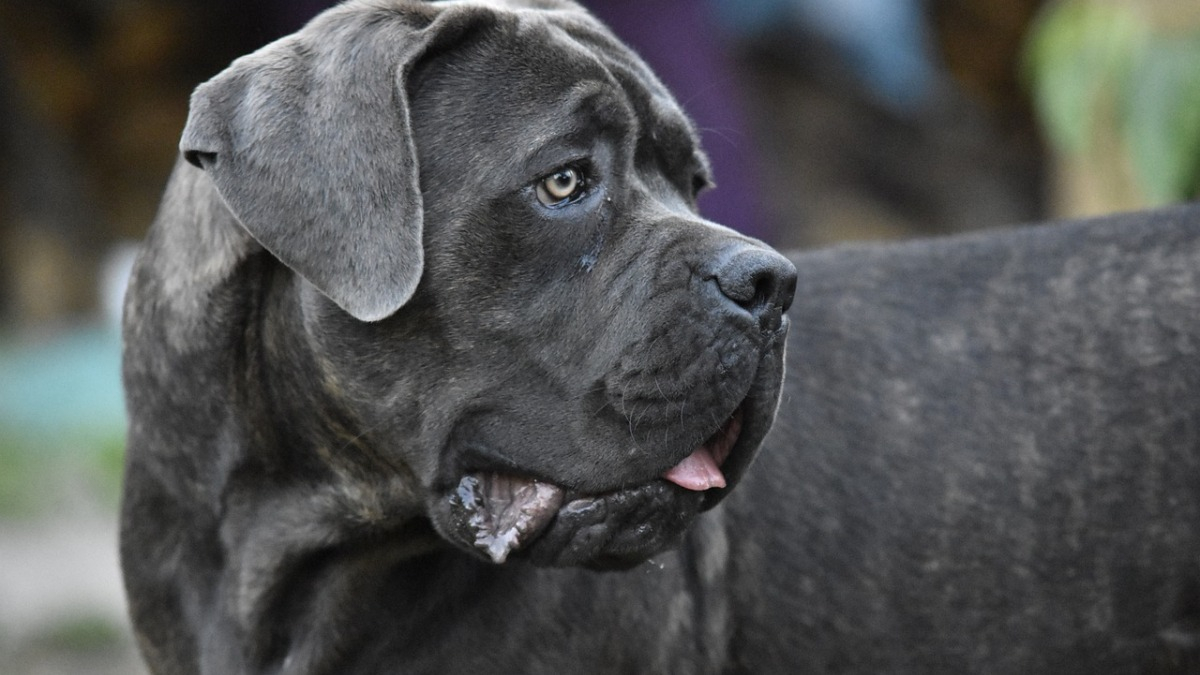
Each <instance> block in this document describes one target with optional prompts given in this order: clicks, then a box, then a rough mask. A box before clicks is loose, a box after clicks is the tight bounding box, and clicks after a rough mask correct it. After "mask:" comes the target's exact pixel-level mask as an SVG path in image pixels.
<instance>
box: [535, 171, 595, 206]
mask: <svg viewBox="0 0 1200 675" xmlns="http://www.w3.org/2000/svg"><path fill="white" fill-rule="evenodd" d="M584 188H585V180H584V176H583V172H582V171H580V170H579V169H576V168H574V167H563V168H561V169H559V170H558V171H555V172H554V173H552V174H550V175H549V176H546V177H545V178H543V179H541V180H540V181H538V183H537V187H536V188H535V189H536V191H537V198H538V201H539V202H541V203H542V205H543V206H551V207H554V206H563V205H564V204H569V203H571V202H573V201H575V200H576V199H579V197H581V196H582V195H583V191H584Z"/></svg>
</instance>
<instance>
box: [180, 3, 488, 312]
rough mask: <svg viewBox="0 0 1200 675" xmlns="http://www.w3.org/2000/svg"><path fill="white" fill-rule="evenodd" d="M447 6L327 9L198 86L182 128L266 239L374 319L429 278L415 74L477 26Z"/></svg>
mask: <svg viewBox="0 0 1200 675" xmlns="http://www.w3.org/2000/svg"><path fill="white" fill-rule="evenodd" d="M434 7H436V5H421V4H418V3H414V7H413V9H411V10H409V12H408V13H407V14H399V13H397V12H394V11H393V12H390V13H388V14H387V15H386V16H385V15H383V13H382V12H381V13H380V14H379V15H378V16H376V15H372V14H371V13H370V12H369V11H364V10H363V8H362V7H357V8H354V9H347V8H346V7H343V8H338V9H334V10H332V11H330V12H326V13H325V14H323V15H321V16H320V17H318V18H317V19H315V20H314V21H313V22H312V23H310V24H309V25H308V26H307V27H305V28H304V29H303V30H301V31H300V32H299V33H296V34H295V35H292V36H289V37H287V38H284V39H282V40H279V41H277V42H274V43H272V44H270V45H267V46H266V47H263V48H262V49H260V50H259V51H257V52H255V53H253V54H250V55H248V56H245V57H242V58H240V59H238V60H237V61H234V62H233V64H232V65H230V66H229V68H227V69H226V70H225V71H223V72H222V73H220V74H219V75H217V76H216V77H214V78H213V79H211V80H209V81H208V82H206V83H204V84H203V85H201V86H200V87H199V88H198V89H196V92H195V93H194V94H193V95H192V100H191V110H190V112H189V115H188V121H187V126H186V127H185V129H184V132H183V138H182V140H181V141H180V149H181V150H182V151H183V154H184V157H185V158H186V159H187V160H188V161H189V162H191V163H192V164H194V165H196V166H198V167H200V168H202V169H204V170H205V171H206V172H207V174H208V175H209V176H210V177H211V179H212V181H213V182H214V183H215V184H216V186H217V189H218V191H219V192H220V194H221V197H222V198H223V199H224V201H225V203H226V205H227V206H228V207H229V208H230V209H231V210H232V211H233V213H234V215H235V216H237V218H238V220H239V221H240V222H241V223H242V225H243V226H244V227H245V228H246V230H247V231H249V233H250V234H251V235H252V236H253V237H254V238H255V239H256V240H258V242H259V243H260V244H262V246H263V247H264V248H266V249H267V250H268V251H270V252H271V253H272V254H274V255H275V256H276V257H277V258H279V260H281V261H282V262H283V263H284V264H286V265H287V266H288V267H290V268H292V269H293V270H295V271H296V272H297V273H298V274H300V275H301V276H303V277H304V278H305V279H307V280H308V281H309V282H311V283H312V284H313V285H314V286H316V287H317V288H318V289H320V290H321V292H323V293H324V294H325V295H327V296H328V297H329V298H330V299H331V300H333V301H334V302H335V303H337V304H338V306H340V307H341V308H342V309H344V310H346V311H347V312H349V313H350V314H351V315H353V316H354V317H355V318H357V319H359V320H362V321H377V320H379V319H383V318H385V317H387V316H389V315H391V314H392V313H394V312H395V311H396V310H397V309H399V308H400V307H401V306H402V305H404V303H406V302H407V301H408V300H409V298H410V297H412V295H413V293H414V292H415V291H416V288H417V282H418V281H419V280H420V278H421V271H422V267H423V264H424V263H423V260H424V256H423V252H422V247H421V236H422V200H421V190H420V185H419V180H418V172H417V156H416V150H415V145H414V143H413V139H412V129H411V126H412V125H411V122H410V119H409V105H408V100H407V98H408V97H407V94H406V92H405V85H406V82H407V78H408V73H409V71H410V70H411V69H412V66H413V64H414V62H415V61H416V60H417V59H418V58H419V57H420V56H421V55H422V54H423V53H425V52H426V51H427V50H429V49H430V48H431V47H432V46H433V44H434V43H435V42H436V43H442V42H443V41H444V40H445V39H447V38H451V37H452V34H454V33H461V32H462V31H463V30H465V25H464V22H463V21H462V20H454V17H447V16H445V14H447V13H446V12H440V11H437V10H435V9H433V8H434ZM442 19H447V20H442ZM460 19H461V17H460ZM455 28H457V30H455Z"/></svg>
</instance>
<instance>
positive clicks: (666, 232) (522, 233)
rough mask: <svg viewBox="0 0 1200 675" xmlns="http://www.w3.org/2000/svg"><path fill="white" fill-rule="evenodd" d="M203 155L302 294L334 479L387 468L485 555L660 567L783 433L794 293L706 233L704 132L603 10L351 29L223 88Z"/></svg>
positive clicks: (375, 17)
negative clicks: (666, 552) (669, 548)
mask: <svg viewBox="0 0 1200 675" xmlns="http://www.w3.org/2000/svg"><path fill="white" fill-rule="evenodd" d="M182 149H183V152H184V155H185V157H186V158H187V159H188V160H189V161H190V162H191V163H193V164H194V165H196V166H197V167H200V168H202V169H203V170H204V172H205V173H206V174H207V175H208V177H209V179H210V180H211V181H212V182H213V184H214V185H215V186H216V187H217V190H218V191H219V193H220V195H221V198H222V200H223V201H224V203H225V205H226V206H228V208H229V209H230V211H231V212H232V213H233V214H234V215H235V216H236V218H237V220H238V221H239V222H240V223H241V225H242V226H243V227H244V228H245V230H246V231H247V232H248V233H249V234H250V235H251V236H252V237H253V238H254V239H255V240H257V242H259V244H261V246H262V247H263V248H265V249H266V250H267V251H269V252H270V253H271V254H272V255H273V256H274V257H275V258H277V259H278V260H279V261H280V262H281V263H282V264H283V265H285V266H286V267H287V268H290V270H291V271H292V272H293V273H294V275H295V276H294V277H293V279H294V283H290V284H275V285H273V286H272V289H273V291H272V292H275V293H279V294H290V296H291V297H293V298H294V309H295V311H294V312H292V313H290V314H289V316H290V317H291V318H290V320H292V321H293V322H294V326H293V330H294V331H295V333H297V334H298V335H301V336H303V339H302V340H301V341H300V343H301V344H302V345H303V347H304V349H306V350H309V356H308V357H306V358H305V359H298V360H297V364H300V363H307V364H311V367H312V369H313V370H314V371H316V372H314V373H313V374H312V376H311V377H310V378H309V379H308V380H306V382H308V383H309V384H310V385H311V387H312V388H313V389H314V390H319V393H315V394H314V393H312V392H305V393H299V392H295V395H296V396H297V397H298V398H306V399H311V400H312V401H313V402H314V405H316V406H320V407H326V408H336V409H337V411H338V414H337V415H333V416H327V415H323V414H318V415H314V419H317V420H320V419H325V418H326V417H336V419H338V420H339V422H338V427H339V428H338V429H329V430H326V431H328V438H332V439H337V438H342V439H350V440H349V441H347V442H345V443H339V444H333V443H325V444H324V445H323V452H322V457H323V458H324V459H323V460H322V461H337V460H336V457H335V458H333V459H330V458H329V456H330V455H336V454H338V453H358V452H369V453H372V454H373V455H376V456H382V457H385V458H386V460H387V462H386V463H387V464H390V465H393V466H396V467H398V470H399V471H402V472H404V473H405V474H406V475H408V476H409V479H408V482H409V483H411V485H410V488H411V495H410V496H411V498H412V500H413V508H417V509H419V511H420V513H421V514H422V515H423V517H427V518H428V519H429V520H430V521H431V522H432V523H433V526H434V529H435V530H436V531H437V532H438V533H439V534H440V535H441V536H442V537H443V538H445V539H446V540H448V541H450V542H452V543H454V544H456V545H458V546H460V547H461V548H463V549H465V550H467V551H471V552H474V553H475V554H476V555H479V556H484V557H490V558H491V559H492V560H495V561H497V562H501V561H503V560H504V559H505V558H506V557H507V556H509V555H510V554H512V553H514V552H517V554H518V555H522V556H528V557H530V558H531V559H533V560H534V561H535V562H539V563H543V564H583V565H589V566H597V567H607V566H626V565H629V564H633V563H636V562H638V561H641V560H644V559H645V558H647V557H648V556H650V555H652V554H653V553H655V552H657V551H658V550H661V549H662V548H663V547H664V546H666V545H668V544H670V543H671V542H673V541H674V540H675V539H677V537H678V536H679V535H680V533H681V532H682V531H683V530H684V529H685V528H686V526H687V525H688V523H689V522H690V521H691V519H692V518H693V517H694V516H695V515H696V514H697V513H698V512H699V511H701V510H703V509H705V508H709V507H712V506H713V505H715V504H716V503H717V502H719V501H720V500H721V499H722V497H723V496H724V495H725V494H726V493H727V491H728V490H729V489H731V488H732V486H733V485H734V484H735V483H736V482H737V481H738V479H739V478H740V476H741V475H742V473H743V472H744V471H745V470H746V468H747V466H748V465H749V464H750V462H751V460H752V459H753V457H754V454H755V452H756V451H757V449H758V446H759V444H760V442H761V441H762V439H763V436H764V435H765V433H766V431H767V429H768V427H769V426H770V424H771V422H772V419H773V416H774V412H775V408H776V404H777V401H778V396H779V386H780V382H781V378H782V373H781V370H782V353H783V343H784V336H785V333H786V330H787V320H786V318H785V317H784V316H783V312H784V310H786V308H787V306H788V304H789V303H790V301H791V297H792V293H793V290H794V288H793V287H794V283H795V270H794V269H792V267H791V265H790V263H788V262H787V260H786V259H784V258H783V257H781V256H779V255H778V254H776V253H775V252H773V251H771V250H770V249H769V248H767V247H766V246H764V245H763V244H761V243H760V242H757V241H755V240H752V239H749V238H747V237H744V236H741V235H739V234H737V233H735V232H733V231H731V230H728V229H726V228H723V227H721V226H719V225H716V224H713V223H711V222H708V221H706V220H704V219H703V218H701V217H700V216H699V215H697V210H696V197H697V193H698V192H700V191H701V190H702V189H704V188H705V187H707V186H708V184H709V182H710V181H709V176H708V170H707V167H706V160H705V158H704V156H703V154H702V153H701V151H700V149H699V148H698V145H697V139H696V134H695V131H694V129H693V127H692V125H691V123H690V122H689V121H688V119H687V118H686V117H685V116H684V114H683V113H682V112H681V111H680V108H679V106H678V105H677V104H676V103H675V101H674V100H673V99H672V98H671V96H670V95H669V94H668V92H667V91H666V90H665V89H664V88H663V86H662V85H661V84H660V83H659V82H658V81H657V80H656V79H655V77H654V76H653V75H652V74H651V73H650V72H649V70H648V69H647V68H646V66H645V65H644V64H643V63H642V62H641V61H640V60H639V59H638V58H637V57H636V56H635V55H634V54H633V53H631V52H630V51H629V50H628V49H627V48H626V47H624V46H623V45H621V44H620V43H619V42H618V41H617V40H616V39H615V38H614V37H613V36H612V35H611V34H610V33H609V32H608V31H607V30H606V29H605V28H604V27H603V26H601V25H600V24H599V23H597V22H596V21H595V20H594V19H592V18H591V17H590V16H589V15H587V14H586V13H585V12H584V11H583V10H582V9H580V8H579V7H578V6H575V5H573V4H569V3H564V2H537V1H534V0H531V1H530V2H527V3H518V2H467V1H463V2H446V3H434V4H426V3H417V2H405V1H402V0H357V1H354V2H351V3H349V4H346V5H342V6H340V7H338V8H336V9H334V10H331V11H329V12H327V13H325V14H323V15H322V16H320V17H318V19H316V20H314V22H313V23H312V24H310V25H309V26H308V27H306V28H305V29H304V30H302V31H300V32H299V33H297V34H296V35H293V36H291V37H289V38H285V39H284V40H281V41H279V42H276V43H274V44H272V45H270V46H268V47H266V48H264V49H263V50H260V51H259V52H256V53H255V54H252V55H250V56H248V57H244V58H243V59H240V60H238V61H236V62H235V63H234V64H233V65H232V66H231V67H230V68H229V69H228V70H226V71H225V72H224V73H222V74H220V75H219V76H217V77H216V78H214V79H213V80H211V81H210V82H208V83H206V84H205V85H203V86H202V87H201V88H200V89H198V90H197V92H196V94H195V96H194V97H193V101H192V110H191V115H190V117H189V120H188V125H187V128H186V130H185V132H184V137H183V141H182ZM267 305H270V303H267ZM296 367H301V366H299V365H297V366H296ZM314 424H318V425H319V424H320V422H319V421H318V422H314ZM315 444H316V443H315V442H314V445H315ZM283 470H286V469H283ZM341 479H343V480H361V481H362V482H363V483H364V484H369V483H370V480H369V478H361V477H359V478H352V477H351V478H348V477H346V476H345V475H343V476H342V478H341Z"/></svg>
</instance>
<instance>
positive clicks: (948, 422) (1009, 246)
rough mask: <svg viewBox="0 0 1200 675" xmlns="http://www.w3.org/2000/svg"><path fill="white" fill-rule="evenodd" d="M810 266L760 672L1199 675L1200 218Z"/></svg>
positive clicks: (1058, 228)
mask: <svg viewBox="0 0 1200 675" xmlns="http://www.w3.org/2000/svg"><path fill="white" fill-rule="evenodd" d="M792 259H793V262H794V263H795V265H796V267H797V269H798V270H799V273H800V280H799V285H798V288H797V297H796V303H795V305H794V307H793V308H792V310H791V311H790V316H791V318H792V328H791V334H790V337H789V343H788V350H789V354H788V374H787V382H786V385H785V392H784V396H783V400H782V403H781V409H780V412H779V415H778V418H777V421H776V424H775V427H774V429H773V431H772V433H771V435H770V436H769V438H768V442H767V446H766V447H765V448H764V451H763V453H762V455H761V456H760V458H759V461H758V463H757V464H756V466H755V467H754V468H753V470H752V472H751V477H750V478H749V484H747V485H746V486H744V487H743V489H742V490H740V491H739V492H738V493H735V495H734V496H732V497H731V500H732V501H733V503H731V504H729V505H728V506H727V509H728V510H729V511H730V513H729V514H728V516H727V517H731V518H732V519H733V520H735V521H741V522H753V523H755V527H754V532H755V537H756V538H755V539H753V540H752V541H749V542H745V543H744V544H743V545H741V546H738V547H737V548H736V550H737V551H738V554H737V557H736V558H735V562H734V565H735V578H736V579H737V584H738V590H737V592H736V593H735V594H734V597H735V598H736V600H735V602H737V603H739V604H740V606H741V610H742V612H744V613H745V614H747V615H752V616H753V617H754V619H752V620H751V621H750V622H749V624H748V625H750V626H752V628H750V629H748V630H747V631H746V632H745V633H744V634H742V635H739V636H738V638H736V639H735V642H734V644H735V650H737V651H739V652H740V657H739V659H740V660H741V661H742V662H743V664H744V665H747V666H749V667H748V671H749V672H766V671H771V670H772V664H774V665H775V666H778V667H779V668H783V666H784V664H788V663H791V664H795V665H796V666H797V670H805V671H811V672H914V673H930V672H954V673H962V672H985V673H1010V672H1011V673H1016V672H1023V673H1067V672H1078V673H1098V672H1144V671H1145V669H1147V668H1149V669H1152V670H1153V669H1156V668H1157V669H1159V670H1163V671H1166V672H1197V669H1198V668H1200V662H1197V661H1196V653H1197V646H1198V645H1200V630H1198V628H1200V489H1198V487H1197V486H1200V410H1198V408H1200V406H1198V401H1200V312H1198V310H1200V208H1195V207H1190V208H1183V209H1173V210H1167V211H1162V212H1157V213H1152V214H1145V213H1143V214H1133V215H1124V216H1117V217H1111V218H1107V219H1103V220H1099V221H1092V222H1086V223H1065V224H1058V225H1052V226H1048V227H1039V228H1032V229H1025V230H1014V231H1011V232H1005V233H999V234H997V233H992V234H984V235H977V236H970V237H960V238H952V239H947V240H939V241H931V242H921V243H913V244H899V245H882V246H868V247H858V248H841V249H834V250H829V251H823V252H815V253H805V254H800V255H796V256H793V258H792ZM742 529H743V530H744V527H743V528H742ZM753 626H758V627H759V628H753ZM764 626H787V627H788V628H787V629H786V630H785V631H783V632H782V633H781V632H776V631H768V630H764V629H763V628H762V627H764ZM784 634H786V637H784ZM760 659H761V660H760ZM801 664H803V665H806V666H808V667H807V668H804V667H800V666H801ZM1155 672H1157V670H1155Z"/></svg>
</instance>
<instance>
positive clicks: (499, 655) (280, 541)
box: [121, 0, 1200, 675]
mask: <svg viewBox="0 0 1200 675" xmlns="http://www.w3.org/2000/svg"><path fill="white" fill-rule="evenodd" d="M531 5H532V6H531ZM182 150H183V160H184V161H181V162H180V164H179V166H178V167H177V169H176V171H175V173H174V175H173V177H172V179H171V182H170V185H169V186H168V188H167V193H166V196H165V197H164V200H163V205H162V209H161V211H160V215H159V217H158V219H157V221H156V222H155V224H154V227H153V228H152V230H151V232H150V234H149V236H148V238H147V241H146V244H145V248H144V250H143V254H142V256H141V258H140V259H139V262H138V264H137V268H136V270H135V274H134V278H133V280H132V282H131V286H130V292H129V296H128V301H127V306H126V315H125V338H126V351H125V371H124V375H125V383H126V388H127V393H128V406H129V411H130V430H129V455H128V465H127V473H126V483H125V485H126V487H125V498H124V503H123V523H122V537H121V550H122V559H123V565H124V570H125V578H126V584H127V588H128V592H129V599H130V608H131V613H132V617H133V621H134V625H135V628H136V631H137V635H138V639H139V643H140V646H141V649H142V652H143V654H144V656H145V658H146V660H147V662H148V663H149V664H150V666H151V668H152V669H153V670H154V671H155V672H156V673H208V674H221V675H225V674H230V675H236V674H242V673H338V674H342V673H420V672H427V673H578V672H595V673H735V672H741V673H783V672H813V673H833V672H859V673H880V672H913V673H930V672H946V673H962V672H983V673H1007V672H1013V673H1016V672H1020V673H1028V672H1044V673H1068V672H1078V673H1096V672H1122V673H1123V672H1141V671H1142V670H1144V669H1148V668H1155V667H1157V668H1159V669H1161V670H1166V671H1169V670H1171V669H1172V668H1174V669H1178V670H1181V671H1184V672H1186V669H1187V668H1189V667H1192V668H1195V662H1194V661H1192V660H1191V659H1194V658H1195V653H1196V647H1197V644H1198V643H1200V636H1198V634H1197V626H1198V625H1200V570H1198V569H1197V567H1198V566H1200V532H1198V530H1200V490H1198V487H1197V486H1200V450H1198V449H1197V443H1198V442H1200V440H1198V439H1200V429H1198V423H1200V416H1198V415H1197V413H1196V412H1195V407H1196V396H1197V393H1200V365H1198V364H1197V361H1196V359H1197V350H1200V320H1197V319H1196V316H1195V313H1196V311H1197V309H1200V294H1198V293H1197V290H1196V289H1197V288H1200V272H1197V271H1196V268H1197V263H1200V230H1198V229H1197V228H1200V212H1196V211H1176V212H1168V213H1163V214H1159V215H1155V216H1146V215H1143V216H1138V217H1133V216H1131V217H1127V218H1124V219H1117V220H1113V221H1108V222H1096V223H1086V224H1072V225H1061V226H1057V227H1054V228H1048V229H1037V230H1028V231H1020V232H1014V233H1010V234H1000V235H987V236H980V237H974V238H968V239H961V240H948V241H943V242H936V243H929V244H917V245H907V246H897V247H892V248H880V249H869V248H868V249H861V250H842V251H834V252H828V253H815V254H808V255H803V256H797V257H795V258H793V261H794V263H795V267H793V265H792V264H791V263H789V262H788V261H787V260H786V259H785V258H783V257H781V256H779V255H778V254H776V253H774V252H772V251H771V250H770V249H768V248H767V247H765V246H763V245H762V244H761V243H759V242H756V241H753V240H750V239H747V238H745V237H742V236H740V235H737V234H736V233H733V232H731V231H729V230H727V229H724V228H721V227H719V226H717V225H714V224H712V223H709V222H706V221H704V220H702V219H700V218H699V217H698V216H697V215H696V213H695V197H696V194H697V192H698V191H699V190H701V189H703V188H704V187H706V185H707V183H708V178H707V172H706V168H705V160H704V158H703V155H702V154H701V153H700V151H699V150H698V148H697V144H696V139H695V133H694V131H693V129H692V127H691V126H690V124H689V123H688V121H687V120H686V119H685V117H684V116H683V115H682V114H681V113H680V111H679V108H678V107H677V105H676V104H675V103H674V102H673V100H672V99H671V97H670V96H669V95H668V94H667V92H666V91H665V90H664V89H663V87H662V86H661V84H659V83H658V82H657V81H656V80H655V78H654V77H653V76H652V75H651V74H650V73H649V72H648V71H647V69H646V67H645V66H644V65H643V64H642V63H641V62H640V61H639V60H638V59H637V58H636V57H635V56H634V55H633V54H631V53H630V52H629V51H628V50H627V49H626V48H624V47H623V46H622V45H620V44H619V43H618V42H617V41H616V40H615V39H614V38H613V37H612V35H611V34H609V33H608V32H607V31H606V30H605V29H604V28H603V27H602V26H600V25H599V24H597V23H596V22H595V21H594V20H593V19H591V18H590V17H589V16H588V15H586V14H585V13H584V12H583V11H582V10H581V9H580V8H579V7H577V6H575V5H572V4H570V3H566V2H557V1H554V2H551V1H544V2H536V1H533V2H529V3H526V4H522V3H518V2H511V3H502V2H491V3H484V2H447V3H442V4H424V3H417V2H409V1H405V0H358V1H356V2H351V3H349V4H347V5H343V6H341V7H339V8H336V9H334V10H331V11H329V12H327V13H325V14H323V15H322V16H320V17H319V18H318V19H316V20H315V21H314V22H313V23H312V24H310V25H309V26H308V27H306V28H305V29H304V30H302V31H301V32H299V33H297V34H296V35H294V36H291V37H289V38H286V39H284V40H281V41H279V42H277V43H274V44H272V45H269V46H268V47H265V48H264V49H262V50H261V51H259V52H257V53H255V54H252V55H250V56H248V57H245V58H243V59H240V60H238V61H236V62H235V63H234V64H233V65H232V66H231V67H230V68H229V69H228V70H226V71H225V72H223V73H222V74H220V75H218V76H217V77H216V78H214V79H213V80H212V81H210V82H208V83H207V84H205V85H203V86H202V87H201V88H200V89H198V90H197V92H196V94H195V96H194V98H193V100H192V109H191V114H190V116H189V119H188V124H187V128H186V129H185V131H184V135H183V140H182ZM796 268H799V270H800V273H801V277H800V282H799V283H800V289H801V290H800V293H799V298H800V301H799V302H798V303H797V305H796V307H794V308H792V309H791V310H790V312H789V315H790V318H789V316H785V315H784V312H785V311H786V310H787V308H788V305H789V304H790V303H791V299H792V296H793V292H794V287H795V284H796V281H797V279H796V275H797V272H796ZM789 321H790V324H791V337H790V338H789V342H790V348H789V349H790V356H789V370H788V373H789V374H788V381H787V382H786V384H785V387H786V388H785V389H784V390H783V391H784V394H783V396H782V407H781V409H780V415H779V420H778V421H777V422H776V423H775V425H774V430H773V431H772V432H771V434H770V436H767V432H768V430H769V429H770V428H771V425H772V420H773V418H774V416H775V411H776V407H777V405H778V404H779V402H780V400H781V398H780V385H781V378H782V368H783V339H784V335H785V334H786V333H787V332H788V326H789ZM764 438H765V439H766V440H765V441H764ZM760 446H761V452H760ZM756 454H757V455H759V458H758V460H757V462H756V463H755V464H754V466H753V468H752V469H751V470H749V471H747V469H748V468H749V466H750V464H751V461H752V460H753V459H754V458H755V456H756ZM738 483H741V486H740V487H738V488H737V489H736V490H733V488H734V486H735V485H737V484H738ZM714 507H715V508H714ZM600 570H613V571H600ZM617 570H619V571H617Z"/></svg>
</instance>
